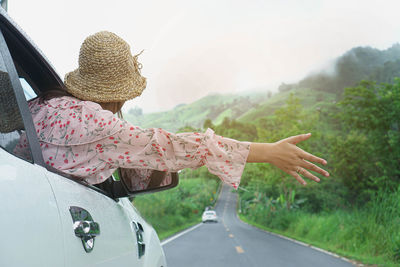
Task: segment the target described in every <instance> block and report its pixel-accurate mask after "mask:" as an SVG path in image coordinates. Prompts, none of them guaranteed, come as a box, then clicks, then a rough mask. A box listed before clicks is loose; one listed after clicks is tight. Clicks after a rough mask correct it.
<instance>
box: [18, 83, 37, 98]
mask: <svg viewBox="0 0 400 267" xmlns="http://www.w3.org/2000/svg"><path fill="white" fill-rule="evenodd" d="M19 81H20V82H21V85H22V89H24V95H25V98H26V100H27V101H29V100H31V99H33V98H35V97H36V96H37V95H36V93H35V91H33V88H32V87H31V86H30V84H29V83H28V82H27V81H26V80H25V78H22V77H20V78H19Z"/></svg>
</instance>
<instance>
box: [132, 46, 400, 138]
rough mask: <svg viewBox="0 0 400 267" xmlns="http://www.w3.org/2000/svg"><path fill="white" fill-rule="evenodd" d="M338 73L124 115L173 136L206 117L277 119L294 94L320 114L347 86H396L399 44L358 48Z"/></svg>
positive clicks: (399, 69)
mask: <svg viewBox="0 0 400 267" xmlns="http://www.w3.org/2000/svg"><path fill="white" fill-rule="evenodd" d="M333 69H334V71H333V72H332V71H331V72H328V71H327V70H322V71H321V72H319V73H314V74H312V75H309V76H307V77H305V78H304V79H302V80H300V81H299V82H298V83H294V84H285V83H282V85H281V86H279V88H278V89H279V90H278V93H276V94H274V95H271V93H270V92H268V91H267V90H265V92H258V93H256V92H253V93H248V94H225V95H222V94H214V95H208V96H206V97H203V98H201V99H199V100H197V101H195V102H193V103H190V104H180V105H178V106H176V107H175V108H173V109H172V110H169V111H165V112H157V113H150V114H142V112H141V110H135V109H131V110H130V111H129V112H128V113H126V114H124V117H125V119H126V120H128V121H130V122H131V123H133V124H135V125H138V126H141V127H143V128H149V127H156V128H158V127H159V128H164V129H166V130H169V131H172V132H176V131H178V130H179V129H182V128H185V127H187V126H190V127H192V128H195V129H199V128H202V127H203V124H204V121H205V120H206V119H210V120H211V122H212V124H213V125H219V124H221V123H222V122H223V120H224V118H229V119H231V120H232V119H234V120H237V121H239V122H241V123H252V122H256V120H257V119H259V118H262V117H266V116H270V115H272V114H273V113H274V111H275V110H276V109H278V108H280V107H282V106H283V105H285V103H286V100H287V99H288V97H289V95H290V94H294V95H295V97H298V98H299V99H300V100H301V104H302V105H303V107H304V108H305V109H309V110H313V109H315V110H319V109H321V108H323V106H324V105H327V104H328V103H333V102H335V101H337V100H339V99H340V98H341V95H342V92H343V90H344V88H345V87H352V86H355V85H356V84H357V83H359V82H360V81H361V80H374V81H376V82H378V83H381V82H386V83H392V82H393V79H394V77H400V44H395V45H393V46H392V47H390V48H388V49H386V50H378V49H375V48H371V47H356V48H353V49H351V50H349V51H348V52H346V53H345V54H343V55H342V56H340V57H338V58H337V60H336V61H335V63H334V66H333Z"/></svg>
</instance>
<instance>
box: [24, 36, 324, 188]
mask: <svg viewBox="0 0 400 267" xmlns="http://www.w3.org/2000/svg"><path fill="white" fill-rule="evenodd" d="M137 57H138V55H136V56H132V55H131V53H130V47H129V45H128V44H127V43H126V42H125V41H124V40H122V39H121V38H120V37H118V36H117V35H115V34H113V33H110V32H105V31H103V32H99V33H96V34H94V35H91V36H89V37H88V38H86V40H85V41H84V42H83V44H82V46H81V49H80V54H79V68H78V69H76V70H75V71H73V72H70V73H68V74H67V75H66V76H65V86H66V91H65V90H63V89H59V90H55V91H49V92H47V93H45V95H44V96H42V97H40V98H37V99H35V100H33V101H30V103H29V108H30V110H31V112H32V116H33V121H34V123H35V127H36V131H37V134H38V137H39V141H40V145H41V148H42V152H43V156H44V159H45V162H46V164H48V165H50V166H53V167H54V168H56V169H59V170H60V171H62V172H64V173H67V174H70V175H73V176H75V177H81V178H82V179H84V180H86V181H87V182H88V183H90V184H96V183H101V182H103V181H104V180H106V179H107V178H108V177H109V176H110V175H111V174H112V173H113V172H114V171H115V170H116V169H117V168H119V167H122V168H134V169H138V170H143V171H142V172H143V175H145V174H146V173H148V171H147V170H159V171H170V172H176V171H178V170H181V169H184V168H197V167H200V166H203V165H206V166H207V168H208V170H209V171H210V172H211V173H213V174H215V175H217V176H218V177H219V178H221V179H222V180H223V181H224V182H225V183H228V184H230V185H232V186H233V187H235V188H237V187H238V185H239V182H240V177H241V175H242V172H243V169H244V166H245V164H246V162H264V163H272V164H274V165H276V166H277V167H278V168H280V169H282V170H283V171H285V172H286V173H288V174H290V175H292V176H293V177H294V178H296V179H297V180H298V181H299V182H300V183H302V184H304V185H305V184H306V182H305V181H304V180H303V178H302V177H301V176H300V175H303V176H305V177H307V178H309V179H311V180H314V181H317V182H318V181H319V178H318V177H316V176H315V175H313V174H311V173H310V172H309V171H307V169H308V170H311V171H315V172H317V173H320V174H322V175H325V176H329V174H328V172H326V171H324V170H323V169H321V168H319V167H318V166H316V165H314V164H312V163H310V161H313V162H317V163H321V164H324V165H325V164H326V161H325V160H323V159H321V158H318V157H315V156H313V155H311V154H309V153H307V152H305V151H303V150H302V149H300V148H298V147H297V146H296V144H297V143H299V142H301V141H304V140H306V139H308V138H309V137H310V136H311V134H303V135H298V136H293V137H289V138H287V139H284V140H281V141H279V142H276V143H250V142H240V141H236V140H233V139H229V138H224V137H222V136H218V135H215V134H214V132H213V131H212V130H211V129H208V130H207V131H206V132H205V133H180V134H172V133H169V132H167V131H165V130H163V129H141V128H139V127H136V126H134V125H132V124H130V123H128V122H126V121H124V120H122V119H119V118H116V117H115V116H114V114H115V113H117V112H120V110H121V107H122V105H123V104H124V102H125V101H126V100H129V99H132V98H134V97H136V96H139V95H140V94H141V93H142V91H143V89H144V88H145V87H146V79H145V78H144V77H142V76H141V74H140V69H141V64H140V63H138V62H137ZM21 142H23V140H21ZM144 180H145V179H144ZM143 183H145V181H143ZM143 186H145V185H143Z"/></svg>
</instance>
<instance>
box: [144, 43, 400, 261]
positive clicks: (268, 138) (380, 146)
mask: <svg viewBox="0 0 400 267" xmlns="http://www.w3.org/2000/svg"><path fill="white" fill-rule="evenodd" d="M396 77H400V45H399V44H397V45H394V46H392V47H391V48H389V49H387V50H384V51H380V50H377V49H372V48H368V47H367V48H355V49H352V50H350V51H349V52H347V53H346V54H344V55H343V56H341V57H340V58H338V59H337V61H336V65H335V66H334V72H333V73H330V74H328V73H327V72H321V73H317V74H313V75H310V76H308V77H306V78H304V79H303V80H301V81H299V82H298V83H294V84H284V83H283V84H282V85H281V86H280V87H279V93H277V94H274V95H271V94H270V93H268V94H266V95H267V97H266V98H265V99H263V100H262V101H261V102H258V103H257V104H256V105H253V106H252V107H251V108H249V109H248V110H247V111H245V112H243V113H241V115H240V116H236V117H225V118H224V119H223V120H221V119H219V120H218V121H216V120H215V119H213V118H209V119H206V120H205V121H204V123H203V127H202V128H203V129H206V128H212V129H214V131H215V132H216V133H217V134H219V135H223V136H226V137H230V138H235V139H238V140H243V141H255V142H275V141H278V140H280V139H282V138H284V137H288V136H291V135H297V134H299V133H308V132H311V133H312V137H311V138H310V139H309V140H307V141H306V142H304V143H300V144H299V146H300V147H301V148H303V149H305V150H307V151H309V152H311V153H313V154H315V155H317V156H321V157H323V158H325V159H327V161H328V165H327V166H324V167H323V168H324V169H326V170H327V171H329V172H330V174H331V176H330V177H329V178H324V177H320V178H321V182H320V183H319V184H317V183H315V182H312V181H308V185H307V186H305V187H304V186H301V185H300V184H299V183H298V182H297V181H296V180H295V179H294V178H293V177H291V176H289V175H287V174H286V173H284V172H282V171H281V170H279V169H277V168H275V167H273V166H270V165H268V164H248V165H247V166H246V168H245V170H244V173H243V176H242V180H241V184H240V188H239V191H238V192H239V203H238V209H239V214H240V217H241V218H242V219H243V220H244V221H246V222H249V223H252V224H254V225H257V226H258V227H261V228H264V229H268V230H270V231H275V232H278V233H280V234H284V235H288V236H290V237H292V238H295V239H299V240H302V241H304V242H307V243H310V244H313V245H315V246H318V247H321V248H324V249H327V250H330V251H332V252H335V253H338V254H340V255H343V256H346V257H349V258H352V259H355V260H358V261H361V262H363V263H367V264H378V265H380V266H399V265H400V187H399V185H400V79H399V78H396ZM225 114H230V112H227V113H225ZM193 127H195V128H199V127H198V126H193ZM185 129H189V130H190V129H191V127H189V126H187V127H186V128H185ZM200 130H201V129H200ZM206 176H209V174H207V173H206V172H205V171H200V172H199V173H198V177H206ZM207 181H210V182H212V180H211V178H210V177H208V178H207ZM182 184H183V183H182ZM166 193H167V192H166ZM156 195H158V194H155V195H154V196H152V197H157V196H156ZM149 197H150V196H149ZM186 200H187V201H191V200H190V199H189V198H187V199H186ZM177 209H178V208H177ZM189 213H190V212H189ZM165 214H166V213H165ZM198 217H200V216H198ZM171 220H174V219H172V218H171ZM156 229H157V228H156Z"/></svg>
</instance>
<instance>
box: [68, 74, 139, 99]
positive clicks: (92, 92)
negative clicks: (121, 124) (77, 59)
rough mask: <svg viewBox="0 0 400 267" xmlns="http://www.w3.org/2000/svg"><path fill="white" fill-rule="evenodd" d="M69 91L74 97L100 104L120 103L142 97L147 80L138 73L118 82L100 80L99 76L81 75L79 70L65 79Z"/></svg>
mask: <svg viewBox="0 0 400 267" xmlns="http://www.w3.org/2000/svg"><path fill="white" fill-rule="evenodd" d="M64 83H65V86H66V87H67V91H68V92H69V93H70V94H72V95H73V96H75V97H77V98H79V99H82V100H89V101H94V102H98V103H107V102H120V101H127V100H130V99H133V98H135V97H137V96H140V95H141V94H142V92H143V90H144V88H146V84H147V82H146V78H145V77H143V76H141V75H140V74H139V73H137V72H132V73H131V75H128V76H127V77H125V78H123V79H119V80H118V81H115V80H112V79H108V80H99V77H98V76H94V75H93V76H91V75H87V74H86V75H81V73H80V72H79V69H76V70H74V71H72V72H69V73H67V74H66V75H65V79H64Z"/></svg>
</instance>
